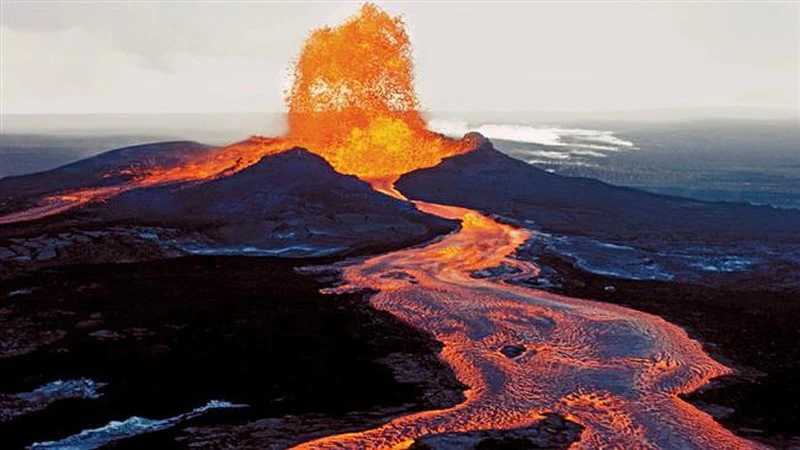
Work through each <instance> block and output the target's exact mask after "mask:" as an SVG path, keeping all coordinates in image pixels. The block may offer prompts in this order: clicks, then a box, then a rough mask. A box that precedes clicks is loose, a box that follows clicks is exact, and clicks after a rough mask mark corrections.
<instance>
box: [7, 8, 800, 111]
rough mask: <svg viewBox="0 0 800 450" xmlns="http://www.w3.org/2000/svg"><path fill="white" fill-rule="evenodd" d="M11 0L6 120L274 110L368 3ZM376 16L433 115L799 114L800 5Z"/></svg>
mask: <svg viewBox="0 0 800 450" xmlns="http://www.w3.org/2000/svg"><path fill="white" fill-rule="evenodd" d="M0 3H1V4H2V9H1V11H2V18H1V19H2V21H1V22H2V24H1V25H2V29H0V31H1V32H2V36H0V40H1V41H2V42H0V44H2V61H0V62H1V63H2V64H1V66H2V112H3V113H7V114H10V113H94V112H119V113H167V112H232V111H236V112H241V111H270V110H279V109H281V108H282V107H283V101H282V96H283V94H282V89H283V88H285V87H286V86H287V83H288V81H287V78H288V77H287V73H288V67H289V66H290V64H291V59H292V58H294V57H296V56H297V54H298V53H299V51H300V48H301V46H302V43H303V40H304V38H305V36H306V35H307V34H308V33H309V32H310V31H311V30H312V29H314V28H316V27H319V26H321V25H324V24H331V25H333V24H336V23H337V22H339V21H341V20H342V19H344V18H346V17H347V16H348V15H349V14H351V13H353V12H354V11H356V10H357V9H358V5H359V3H341V2H337V3H327V2H314V3H302V2H298V3H289V2H268V1H263V2H259V1H252V0H250V1H238V2H237V1H226V2H223V1H211V2H209V1H205V2H202V3H198V2H188V1H158V2H155V1H147V2H143V1H142V2H137V1H130V2H125V1H95V2H89V1H86V2H82V1H77V2H76V1H62V2H35V1H31V0H26V1H13V0H0ZM377 3H378V4H379V5H380V6H381V7H382V8H383V9H385V10H386V11H388V12H390V13H400V14H402V15H403V16H404V18H405V21H406V24H407V28H408V31H409V33H410V35H411V39H412V42H413V45H414V55H415V61H416V67H417V86H418V92H419V95H420V98H421V100H422V103H423V105H424V106H425V107H426V108H427V109H431V110H467V111H469V110H472V111H475V110H495V111H503V110H584V111H586V110H608V109H642V108H675V107H680V108H685V107H729V106H758V107H776V108H787V109H797V108H798V103H800V101H799V100H798V97H799V95H800V94H799V93H798V91H799V86H798V83H799V82H798V79H800V68H799V65H800V6H799V5H800V3H798V2H795V1H789V2H767V1H763V0H756V1H752V2H733V1H731V2H719V1H716V2H694V1H691V2H686V1H681V2H677V1H673V2H627V1H626V2H621V1H614V2H604V1H592V2H590V1H578V2H575V1H571V2H555V1H546V2H519V1H517V2H496V1H488V0H487V1H485V2H474V1H473V2H424V3H423V2H377ZM353 63H354V64H357V63H358V62H357V61H354V62H353Z"/></svg>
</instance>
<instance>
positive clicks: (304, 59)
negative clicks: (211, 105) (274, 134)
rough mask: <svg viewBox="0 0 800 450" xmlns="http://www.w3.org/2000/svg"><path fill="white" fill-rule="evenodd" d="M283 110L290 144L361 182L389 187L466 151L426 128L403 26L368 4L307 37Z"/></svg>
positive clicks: (464, 145) (466, 146)
mask: <svg viewBox="0 0 800 450" xmlns="http://www.w3.org/2000/svg"><path fill="white" fill-rule="evenodd" d="M288 103H289V130H290V139H291V140H292V141H294V142H296V143H297V144H298V145H301V146H303V147H306V148H308V149H311V151H313V152H315V153H317V154H319V155H320V156H322V157H324V158H325V159H327V160H328V161H329V162H330V163H331V165H333V167H334V168H335V169H336V170H337V171H339V172H341V173H345V174H351V175H356V176H358V177H359V178H361V179H365V180H374V179H379V180H381V179H382V180H387V179H388V180H392V181H393V180H394V179H395V178H397V177H398V176H399V175H402V174H404V173H407V172H410V171H412V170H415V169H419V168H424V167H431V166H434V165H436V164H438V163H439V162H440V161H441V160H442V159H443V158H446V157H448V156H452V155H455V154H458V153H463V152H465V151H467V150H469V149H470V148H471V145H470V143H469V142H465V141H453V140H450V139H447V138H445V137H443V136H440V135H438V134H435V133H433V132H431V131H429V130H428V129H427V127H426V122H425V119H424V118H423V117H422V115H421V114H420V113H419V112H418V108H419V101H418V99H417V96H416V93H415V92H414V70H413V63H412V61H411V44H410V42H409V39H408V35H407V34H406V32H405V29H404V27H403V22H402V20H401V19H400V18H399V17H392V16H390V15H388V14H386V13H385V12H383V11H381V10H380V9H378V8H377V7H376V6H374V5H371V4H366V5H364V6H363V7H362V8H361V11H360V12H359V14H358V15H356V16H354V17H353V18H351V19H350V20H348V21H347V22H345V23H344V24H342V25H340V26H338V27H335V28H323V29H320V30H317V31H315V32H314V33H313V34H311V36H310V37H309V38H308V41H307V42H306V46H305V48H304V49H303V52H302V54H301V55H300V58H299V59H298V61H297V66H296V72H295V80H294V85H293V87H292V90H291V92H290V95H289V100H288Z"/></svg>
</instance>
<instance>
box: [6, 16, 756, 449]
mask: <svg viewBox="0 0 800 450" xmlns="http://www.w3.org/2000/svg"><path fill="white" fill-rule="evenodd" d="M409 49H410V47H409V42H408V36H407V35H406V34H405V32H404V29H403V24H402V21H401V20H400V19H399V18H394V17H391V16H389V15H388V14H386V13H384V12H383V11H381V10H380V9H378V8H377V7H375V6H372V5H366V6H364V7H363V8H362V9H361V11H360V12H359V14H357V15H356V16H354V17H353V18H352V19H350V20H349V21H347V22H346V23H344V24H343V25H341V26H339V27H336V28H332V29H331V28H323V29H321V30H317V31H316V32H314V33H313V34H312V35H311V36H310V37H309V40H308V42H307V44H306V46H305V48H304V49H303V52H302V53H301V56H300V58H299V59H298V61H297V69H296V73H295V84H294V86H293V89H292V91H291V93H290V95H289V133H288V134H287V136H285V137H282V138H278V139H270V138H251V139H250V140H248V141H245V142H242V143H239V144H234V145H231V146H229V147H226V148H223V149H220V150H219V151H218V152H216V153H215V154H213V155H212V156H208V157H204V158H199V159H197V160H196V161H194V162H192V163H191V164H187V165H184V166H181V167H164V168H158V169H156V170H149V171H147V172H145V173H137V174H135V176H134V177H133V178H132V181H130V182H127V183H124V184H122V185H119V186H114V187H98V188H89V189H84V190H79V191H74V192H66V193H63V194H61V195H54V196H51V197H48V198H46V199H44V201H43V202H41V203H40V204H39V205H38V206H36V207H34V208H32V209H29V210H27V211H22V212H19V213H14V214H10V215H7V216H5V217H0V223H4V222H5V223H7V222H19V221H26V220H33V219H36V218H39V217H43V216H46V215H50V214H57V213H60V212H62V211H64V210H66V209H69V208H71V207H74V206H77V205H82V204H85V203H87V202H92V201H97V200H103V199H106V198H108V197H110V196H113V195H116V194H119V193H120V192H124V191H126V190H130V189H137V188H141V187H147V186H152V185H158V184H163V183H170V182H176V181H187V180H188V181H190V182H194V181H196V182H203V181H204V180H209V179H214V178H217V177H220V176H226V175H228V174H230V173H233V172H236V171H238V170H241V169H243V168H245V167H247V166H249V165H251V164H254V163H255V162H257V161H259V160H260V159H261V158H262V157H264V156H266V155H269V154H272V153H276V152H279V151H283V150H285V149H287V148H290V147H292V146H295V145H298V146H304V147H306V148H308V149H309V151H312V152H315V153H317V154H319V155H320V156H322V157H324V158H325V159H326V160H327V161H328V162H329V163H330V164H331V165H332V166H333V167H334V168H335V169H336V170H337V171H339V172H341V173H345V174H353V175H357V176H358V177H360V178H361V179H363V180H366V181H368V182H370V183H371V184H372V186H373V187H374V188H375V189H376V190H379V191H382V192H385V193H387V194H389V195H394V196H395V197H398V198H401V199H404V200H405V198H404V197H403V196H402V194H401V193H400V192H397V191H396V190H395V189H394V188H393V184H394V181H395V180H396V179H397V177H398V176H400V175H402V174H404V173H407V172H410V171H412V170H415V169H419V168H424V167H431V166H434V165H436V164H438V163H439V162H440V161H441V160H442V159H444V158H446V157H449V156H452V155H456V154H459V153H464V152H466V151H469V150H470V149H472V148H473V147H474V146H475V142H474V141H472V140H471V139H462V140H459V141H453V140H449V139H446V138H444V137H443V136H440V135H437V134H435V133H432V132H430V131H428V130H427V129H426V128H425V121H424V120H423V118H422V116H421V115H420V114H419V113H418V112H417V106H418V105H417V99H416V96H415V94H414V91H413V77H412V67H411V59H410V50H409ZM534 195H535V194H534ZM415 204H416V206H417V207H418V208H419V209H420V210H422V211H425V212H428V213H430V214H435V215H438V216H441V217H445V218H450V219H458V220H460V221H461V224H462V226H461V228H460V229H459V230H458V231H456V232H454V233H452V234H450V235H448V236H446V237H444V238H443V239H441V240H438V241H436V242H433V243H431V244H429V245H427V246H421V247H414V248H408V249H404V250H399V251H395V252H392V253H388V254H384V255H381V256H376V257H373V258H370V259H366V260H359V261H349V262H345V263H341V265H339V266H337V268H338V269H340V270H341V271H342V276H343V278H344V281H345V283H344V284H343V285H342V286H340V287H337V288H336V289H334V291H337V290H340V291H344V290H351V289H371V290H375V291H377V293H376V294H374V295H373V296H372V297H371V302H372V304H373V305H374V306H375V307H376V308H379V309H381V310H385V311H388V312H390V313H392V314H394V315H396V316H397V317H399V318H401V319H402V320H404V321H406V322H407V323H409V324H411V325H412V326H414V327H417V328H419V329H422V330H425V331H427V332H430V333H431V334H432V335H433V336H434V337H435V338H436V339H438V340H439V341H441V342H442V343H443V344H444V347H443V350H442V354H441V357H442V358H443V359H444V360H445V361H446V362H447V363H448V364H449V365H450V366H451V367H452V368H453V370H454V371H455V373H456V375H457V377H458V378H459V380H460V381H461V382H462V383H464V384H465V385H467V386H468V387H469V389H468V390H467V391H466V393H465V395H466V400H465V401H464V402H463V403H461V404H459V405H457V406H454V407H452V408H448V409H443V410H438V411H425V412H420V413H416V414H411V415H408V416H404V417H399V418H395V419H393V420H391V421H390V422H388V423H386V424H385V425H383V426H380V427H379V428H376V429H372V430H366V431H362V432H357V433H348V434H344V435H338V436H330V437H325V438H322V439H319V440H316V441H313V442H308V443H305V444H302V445H299V446H298V448H309V449H312V448H313V449H324V448H364V449H390V448H404V447H407V446H409V445H410V444H411V443H413V442H414V439H416V438H419V437H421V436H425V435H430V434H437V433H445V432H462V431H471V430H489V429H512V428H521V427H527V426H531V425H533V424H534V423H536V422H537V421H539V420H540V419H542V418H543V414H545V413H550V412H554V413H558V414H560V415H562V416H564V417H566V418H567V419H569V420H572V421H574V422H577V423H580V424H581V425H583V426H584V427H585V430H584V431H583V433H582V435H581V438H580V440H579V441H578V442H577V443H576V444H574V447H575V448H592V449H594V448H623V449H635V448H668V449H686V448H704V449H742V448H757V447H758V446H757V444H755V443H752V442H749V441H746V440H744V439H742V438H739V437H737V436H735V435H734V434H732V433H731V432H730V431H728V430H726V429H725V428H723V427H722V426H721V425H719V424H718V423H716V422H715V421H714V420H713V419H712V417H711V416H709V415H708V414H706V413H704V412H701V411H700V410H698V409H696V408H694V407H693V406H691V405H690V404H688V403H686V402H684V401H682V400H681V399H680V398H679V397H678V395H679V394H681V393H687V392H691V391H693V390H695V389H697V388H699V387H701V386H703V385H704V384H706V383H707V382H708V381H709V380H710V379H712V378H714V377H718V376H720V375H724V374H727V373H729V372H730V370H729V369H728V368H726V367H725V366H723V365H721V364H719V363H718V362H716V361H714V360H713V359H712V358H711V357H709V356H708V355H706V354H705V353H704V352H703V349H702V347H701V345H700V344H699V343H698V342H696V341H694V340H692V339H690V338H689V337H688V336H687V334H686V332H684V331H683V330H682V329H680V328H678V327H677V326H675V325H672V324H670V323H667V322H666V321H664V320H662V319H660V318H658V317H656V316H653V315H649V314H645V313H641V312H638V311H634V310H630V309H626V308H622V307H619V306H614V305H609V304H604V303H598V302H592V301H586V300H579V299H574V298H568V297H563V296H558V295H554V294H550V293H547V292H543V291H539V290H534V289H530V288H526V287H521V286H516V285H513V284H509V283H506V282H505V281H508V278H509V277H510V275H506V276H505V278H504V277H503V276H497V277H494V278H475V277H472V276H471V274H472V273H473V272H474V271H478V270H484V269H491V268H495V267H499V266H508V265H511V266H513V267H515V268H516V269H517V270H516V271H515V275H514V276H518V277H528V276H531V275H535V274H536V273H537V268H536V267H535V266H533V265H531V264H529V263H527V262H523V261H521V260H518V259H515V258H514V257H513V254H514V252H515V250H516V249H517V248H518V247H519V246H520V245H522V244H523V243H524V242H525V241H526V240H527V239H528V238H529V233H528V232H527V231H525V230H523V229H518V228H515V227H513V226H510V225H506V224H502V223H498V222H496V221H494V220H492V219H490V218H488V217H486V216H484V215H482V214H480V213H478V212H475V211H471V210H467V209H463V208H458V207H454V206H445V205H437V204H430V203H423V202H415ZM400 275H402V276H400ZM505 345H524V346H525V348H526V349H527V351H525V352H524V353H522V354H521V355H519V356H517V357H516V358H513V359H512V358H508V357H506V356H505V355H504V354H503V353H501V352H500V350H501V349H502V348H503V347H504V346H505Z"/></svg>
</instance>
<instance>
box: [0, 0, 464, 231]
mask: <svg viewBox="0 0 800 450" xmlns="http://www.w3.org/2000/svg"><path fill="white" fill-rule="evenodd" d="M287 104H288V115H287V116H288V122H289V132H288V134H287V135H286V136H283V137H279V138H269V137H260V136H254V137H251V138H249V139H247V140H245V141H242V142H238V143H234V144H231V145H228V146H226V147H223V148H221V149H220V150H219V151H217V152H215V153H214V154H212V155H209V156H204V157H198V158H196V159H195V160H194V161H192V162H190V163H188V164H184V165H180V166H176V167H163V168H155V169H150V170H147V171H140V172H137V171H135V170H133V169H131V170H130V174H131V175H132V180H131V181H129V182H127V183H124V184H122V185H120V186H116V187H114V188H113V189H97V188H87V189H80V190H75V191H70V192H63V193H61V194H58V195H54V196H50V197H48V198H45V199H42V200H41V202H40V204H39V205H37V206H36V207H34V208H31V209H29V210H26V211H22V212H20V213H13V214H8V215H6V216H0V224H3V223H12V222H19V221H28V220H35V219H39V218H42V217H46V216H48V215H52V214H56V213H60V212H63V211H66V210H68V209H71V208H73V207H77V206H80V205H83V204H86V203H89V202H92V201H102V200H104V199H106V198H108V197H109V196H111V195H115V194H117V193H120V192H124V191H127V190H131V189H137V188H141V187H147V186H154V185H159V184H167V183H177V182H186V181H202V180H207V179H212V178H216V177H220V176H225V175H229V174H231V173H234V172H237V171H239V170H242V169H244V168H246V167H248V166H250V165H252V164H255V163H257V162H258V161H259V160H261V158H263V157H265V156H269V155H272V154H275V153H279V152H282V151H285V150H288V149H290V148H294V147H304V148H306V149H308V150H309V151H310V152H313V153H316V154H318V155H319V156H321V157H323V158H325V159H326V160H327V161H328V163H330V164H331V166H333V168H334V169H335V170H336V171H338V172H340V173H343V174H347V175H355V176H357V177H359V178H361V179H362V180H364V181H367V182H369V183H370V184H371V185H372V186H373V187H374V188H375V189H376V190H378V191H380V192H383V193H386V194H388V195H393V196H396V197H400V194H399V193H398V192H397V191H395V190H394V188H393V187H392V186H393V184H394V182H395V181H396V180H397V178H398V177H399V176H400V175H403V174H405V173H408V172H410V171H412V170H416V169H421V168H426V167H432V166H435V165H436V164H438V163H439V162H441V161H442V159H444V158H447V157H449V156H453V155H457V154H460V153H464V152H467V151H469V150H471V149H473V148H474V147H475V142H473V140H472V139H470V138H465V139H461V140H453V139H449V138H446V137H444V136H442V135H439V134H436V133H433V132H431V131H430V130H428V129H427V127H426V121H425V119H424V118H423V117H422V115H421V113H420V112H419V111H418V108H419V100H418V99H417V96H416V93H415V91H414V70H413V63H412V60H411V44H410V42H409V39H408V35H407V34H406V32H405V29H404V27H403V22H402V20H401V19H400V18H399V17H392V16H390V15H389V14H387V13H385V12H383V11H381V10H380V9H379V8H378V7H376V6H375V5H372V4H369V3H367V4H365V5H364V6H363V7H362V8H361V9H360V10H359V12H358V14H356V15H354V16H353V17H352V18H351V19H349V20H347V21H346V22H345V23H344V24H342V25H340V26H337V27H334V28H322V29H319V30H317V31H315V32H313V33H312V34H311V35H310V36H309V38H308V40H307V42H306V44H305V46H304V47H303V50H302V52H301V54H300V57H299V58H298V60H297V63H296V67H295V80H294V84H293V86H292V89H291V91H290V92H289V95H288V98H287Z"/></svg>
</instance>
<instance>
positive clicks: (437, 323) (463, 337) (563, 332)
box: [296, 202, 761, 450]
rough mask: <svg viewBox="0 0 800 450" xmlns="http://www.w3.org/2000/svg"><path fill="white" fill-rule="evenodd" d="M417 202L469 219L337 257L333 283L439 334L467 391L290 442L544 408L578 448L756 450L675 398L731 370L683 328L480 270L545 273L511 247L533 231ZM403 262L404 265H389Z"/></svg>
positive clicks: (400, 442) (406, 435)
mask: <svg viewBox="0 0 800 450" xmlns="http://www.w3.org/2000/svg"><path fill="white" fill-rule="evenodd" d="M416 204H417V206H418V208H419V209H421V210H423V211H426V212H429V213H431V214H436V215H439V216H442V217H447V218H454V219H460V220H461V221H462V228H461V229H460V230H459V231H458V232H455V233H453V234H451V235H449V236H447V237H446V238H445V239H443V240H441V241H438V242H435V243H432V244H430V245H428V246H426V247H419V248H411V249H406V250H400V251H397V252H393V253H389V254H385V255H381V256H376V257H374V258H371V259H368V260H366V261H361V262H359V261H355V262H350V263H344V264H342V265H340V266H337V268H339V269H341V270H342V272H343V277H344V280H345V281H346V284H344V285H342V286H339V287H337V288H334V289H331V290H330V291H331V292H338V291H349V290H351V289H359V288H368V289H370V290H375V291H377V293H376V294H375V295H374V296H372V297H371V299H370V302H371V303H372V305H374V306H375V307H377V308H379V309H382V310H385V311H389V312H391V313H392V314H394V315H396V316H397V317H399V318H401V319H403V320H404V321H406V322H407V323H409V324H411V325H413V326H415V327H417V328H420V329H423V330H425V331H428V332H430V333H431V334H433V335H434V336H435V337H436V339H437V340H439V341H441V342H442V343H443V344H444V348H443V350H442V352H441V357H442V359H444V360H445V361H446V362H447V363H448V364H449V365H450V366H451V367H452V368H453V370H454V372H455V374H456V376H457V377H458V378H459V380H460V381H461V382H462V383H464V384H465V385H467V386H469V390H468V391H466V393H465V396H466V401H465V402H463V403H461V404H459V405H457V406H454V407H452V408H447V409H443V410H438V411H424V412H420V413H416V414H411V415H407V416H403V417H399V418H396V419H393V420H391V421H390V422H388V423H386V424H385V425H383V426H380V427H378V428H375V429H371V430H364V431H361V432H353V433H347V434H343V435H337V436H329V437H324V438H321V439H317V440H314V441H311V442H307V443H304V444H301V445H298V446H297V447H296V448H298V449H344V448H348V449H349V448H359V449H401V448H407V447H408V446H410V445H411V444H413V443H414V440H415V439H417V438H419V437H422V436H426V435H430V434H437V433H452V432H465V431H472V430H490V429H500V430H502V429H513V428H522V427H527V426H531V425H533V424H534V423H535V422H537V421H539V420H541V418H542V417H543V414H544V413H550V412H555V413H558V414H561V415H563V416H564V417H566V418H568V419H570V420H572V421H575V422H577V423H580V424H581V425H583V426H584V427H585V430H584V432H583V433H582V435H581V437H580V440H579V441H578V442H576V443H575V444H574V445H573V447H572V448H577V449H598V448H604V449H605V448H608V449H659V448H687V449H688V448H691V449H715V450H716V449H729V450H734V449H752V448H761V446H759V445H758V444H756V443H753V442H749V441H747V440H745V439H742V438H740V437H738V436H736V435H734V434H733V433H731V432H730V431H728V430H726V429H725V428H724V427H722V426H721V425H720V424H718V423H717V422H715V421H714V420H713V418H712V417H711V416H709V415H708V414H706V413H704V412H702V411H700V410H698V409H696V408H695V407H693V406H692V405H690V404H688V403H686V402H684V401H683V400H681V399H680V397H679V396H678V395H679V394H681V393H686V392H690V391H693V390H695V389H697V388H699V387H700V386H702V385H704V384H706V383H707V382H708V381H709V380H710V379H712V378H714V377H717V376H720V375H724V374H726V373H729V372H730V369H728V368H727V367H725V366H723V365H721V364H720V363H718V362H716V361H714V360H713V359H712V358H711V357H709V356H708V355H706V354H705V353H704V352H703V349H702V347H701V345H700V344H699V343H698V342H696V341H694V340H692V339H690V338H689V337H688V336H687V334H686V332H685V331H684V330H682V329H681V328H679V327H677V326H675V325H672V324H670V323H668V322H666V321H664V320H663V319H661V318H659V317H656V316H653V315H650V314H646V313H642V312H638V311H634V310H630V309H627V308H623V307H619V306H616V305H610V304H605V303H599V302H592V301H587V300H579V299H574V298H569V297H563V296H559V295H555V294H551V293H548V292H544V291H539V290H534V289H529V288H525V287H520V286H514V285H510V284H506V283H502V282H500V281H502V280H503V277H494V278H493V279H487V278H473V277H472V276H470V274H471V273H472V272H474V271H477V270H484V269H489V268H492V267H497V266H499V265H510V266H513V267H514V268H515V269H516V272H514V273H515V274H514V275H506V276H505V279H508V278H511V277H530V276H531V275H535V274H537V273H538V269H537V268H536V267H535V266H533V265H532V264H530V263H527V262H524V261H521V260H518V259H514V258H512V257H511V255H512V254H513V252H514V251H515V250H516V249H517V248H518V247H519V246H520V245H521V244H522V243H524V242H525V241H526V240H527V239H529V238H530V237H531V235H530V233H529V232H527V231H525V230H521V229H517V228H515V227H512V226H510V225H505V224H501V223H498V222H496V221H494V220H492V219H491V218H489V217H486V216H484V215H482V214H480V213H478V212H476V211H471V210H468V209H464V208H457V207H452V206H445V205H436V204H430V203H423V202H416ZM398 272H402V273H405V274H406V275H407V276H406V277H397V276H386V275H388V274H396V273H398ZM498 278H499V279H498ZM507 344H522V345H524V346H525V347H526V348H527V349H528V351H526V352H525V353H524V354H522V355H521V356H519V357H516V358H514V359H509V358H507V357H506V356H504V355H503V354H502V353H501V352H500V351H499V350H500V349H501V348H502V347H503V346H504V345H507Z"/></svg>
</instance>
